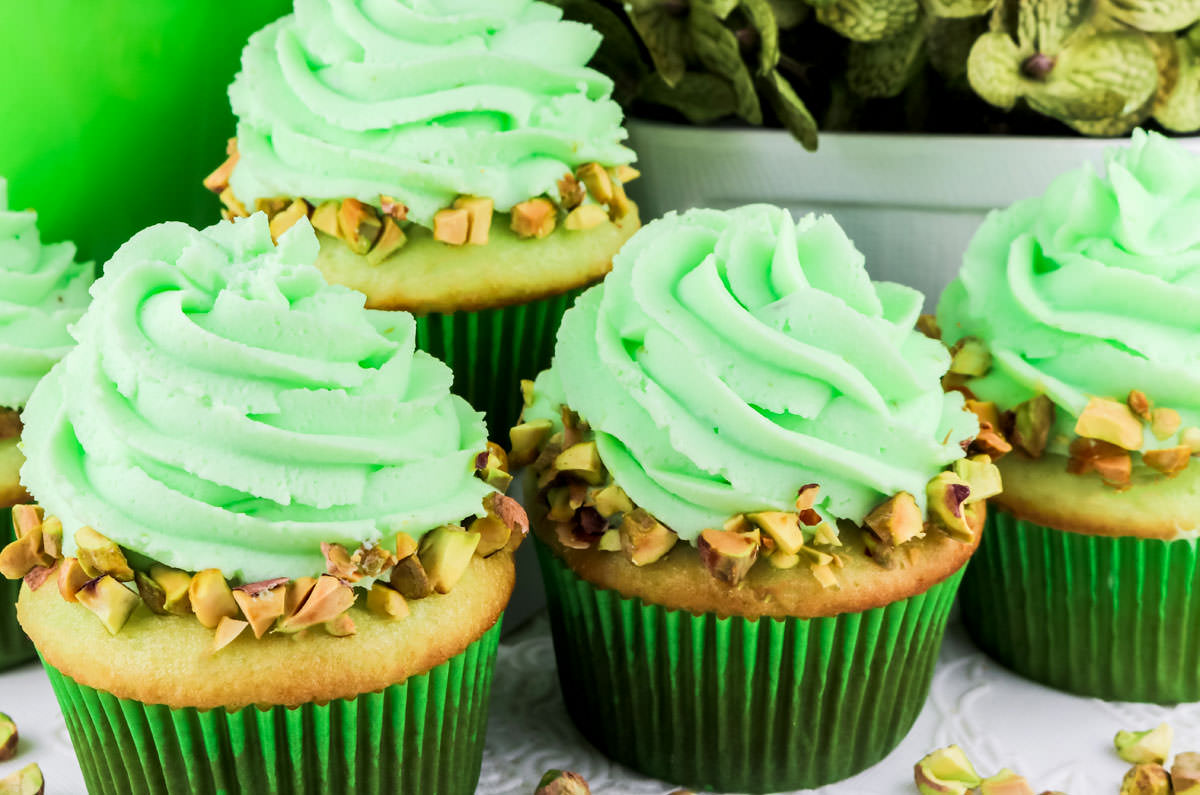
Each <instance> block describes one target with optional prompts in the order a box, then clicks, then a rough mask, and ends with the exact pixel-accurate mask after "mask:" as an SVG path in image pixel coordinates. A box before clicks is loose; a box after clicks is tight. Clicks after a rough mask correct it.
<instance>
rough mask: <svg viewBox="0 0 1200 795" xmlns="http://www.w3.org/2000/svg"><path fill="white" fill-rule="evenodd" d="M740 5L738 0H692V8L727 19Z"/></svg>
mask: <svg viewBox="0 0 1200 795" xmlns="http://www.w3.org/2000/svg"><path fill="white" fill-rule="evenodd" d="M737 7H738V0H692V9H693V10H695V9H697V8H700V9H703V10H706V11H708V12H709V13H710V14H712V15H713V16H715V17H716V18H717V19H725V17H727V16H729V15H730V14H732V13H733V9H735V8H737Z"/></svg>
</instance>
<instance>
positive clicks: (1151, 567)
mask: <svg viewBox="0 0 1200 795" xmlns="http://www.w3.org/2000/svg"><path fill="white" fill-rule="evenodd" d="M1197 591H1200V551H1198V547H1197V542H1196V541H1188V540H1177V541H1162V540H1158V539H1148V538H1137V537H1132V536H1124V537H1106V536H1095V535H1086V534H1083V533H1073V532H1065V531H1061V530H1054V529H1051V528H1048V527H1043V526H1041V525H1038V524H1035V523H1033V522H1028V521H1024V520H1021V519H1018V518H1016V517H1015V516H1013V515H1012V514H1009V513H1006V512H1005V511H1004V510H1003V509H999V508H997V509H996V510H993V511H989V515H988V526H987V530H986V531H985V532H984V534H983V543H982V544H981V545H980V547H979V551H978V552H977V553H976V554H975V557H974V560H973V562H972V564H971V567H970V570H969V571H968V572H967V575H966V578H965V579H964V581H963V588H962V607H963V620H964V623H965V624H966V627H967V631H968V632H969V633H970V635H971V637H972V638H973V639H974V641H975V642H976V643H977V644H978V645H979V647H980V648H981V649H983V650H984V651H985V652H987V654H988V655H990V656H991V657H993V658H994V659H996V660H997V661H998V662H1000V663H1001V664H1003V665H1005V666H1006V667H1008V668H1011V669H1012V670H1014V671H1016V672H1017V673H1019V674H1021V675H1022V676H1025V677H1028V678H1030V679H1033V680H1035V681H1038V682H1041V683H1043V684H1046V685H1049V686H1051V687H1054V688H1057V689H1059V690H1066V691H1069V692H1073V693H1079V694H1081V695H1086V696H1095V697H1098V698H1105V699H1114V700H1121V701H1149V702H1158V703H1174V702H1181V701H1197V700H1200V631H1193V630H1195V629H1196V628H1197V627H1198V626H1200V593H1197Z"/></svg>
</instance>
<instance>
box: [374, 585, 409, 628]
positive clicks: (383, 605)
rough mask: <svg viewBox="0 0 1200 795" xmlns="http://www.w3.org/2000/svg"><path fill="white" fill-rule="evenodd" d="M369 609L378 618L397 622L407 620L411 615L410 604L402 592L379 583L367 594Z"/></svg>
mask: <svg viewBox="0 0 1200 795" xmlns="http://www.w3.org/2000/svg"><path fill="white" fill-rule="evenodd" d="M367 609H368V610H370V611H371V612H372V613H374V614H375V615H377V616H382V617H384V618H391V619H396V620H399V619H401V618H407V617H408V614H409V609H408V602H406V601H404V597H403V596H402V595H401V594H400V592H399V591H397V590H396V589H395V588H392V587H391V586H390V585H385V584H384V583H381V582H378V581H377V582H375V583H373V584H372V585H371V590H370V591H368V592H367Z"/></svg>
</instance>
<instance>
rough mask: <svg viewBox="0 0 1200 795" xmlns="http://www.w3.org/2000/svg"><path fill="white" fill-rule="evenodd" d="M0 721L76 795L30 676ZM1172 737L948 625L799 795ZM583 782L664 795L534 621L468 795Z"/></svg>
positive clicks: (1196, 732) (510, 670) (1110, 784)
mask: <svg viewBox="0 0 1200 795" xmlns="http://www.w3.org/2000/svg"><path fill="white" fill-rule="evenodd" d="M0 712H7V713H8V714H10V715H11V716H12V717H13V719H14V720H15V721H16V722H17V725H18V727H20V731H21V747H20V753H19V754H18V755H17V757H16V758H15V759H13V760H11V761H9V762H5V763H2V764H0V777H3V776H5V775H7V774H8V773H10V772H13V771H14V770H16V769H17V768H19V767H21V766H24V765H26V764H28V763H29V762H38V763H39V764H40V765H41V766H42V770H43V771H44V772H45V774H46V782H47V783H46V793H47V795H79V794H80V793H83V792H84V788H83V778H82V776H81V775H80V772H79V766H78V764H77V763H76V761H75V755H74V754H73V752H72V751H71V743H70V739H69V738H68V736H67V730H66V727H65V726H64V725H63V721H62V717H61V716H60V715H59V712H58V706H57V704H56V702H55V700H54V694H53V693H52V692H51V690H50V684H49V682H48V681H47V680H46V677H45V675H44V674H43V673H42V670H41V668H40V667H39V666H37V665H27V666H24V667H22V668H18V669H16V670H15V671H10V672H8V673H5V674H0ZM1164 720H1165V721H1168V722H1170V723H1171V724H1172V726H1174V728H1175V749H1176V750H1179V751H1184V750H1200V703H1197V704H1184V705H1180V706H1177V707H1173V708H1167V707H1156V706H1148V705H1144V704H1127V703H1112V702H1104V701H1099V700H1097V699H1088V698H1080V697H1078V696H1070V695H1066V694H1064V693H1058V692H1055V691H1053V690H1050V689H1048V688H1044V687H1041V686H1039V685H1035V684H1033V683H1031V682H1028V681H1026V680H1024V679H1021V678H1020V677H1018V676H1016V675H1015V674H1012V673H1009V672H1008V671H1006V670H1004V669H1003V668H1000V667H999V666H998V665H996V664H995V663H993V662H992V661H991V660H989V659H987V658H986V657H985V656H984V655H983V654H982V653H981V652H979V651H978V650H977V649H975V648H974V647H973V646H972V645H971V643H970V641H968V640H967V638H966V636H965V634H964V633H963V631H962V628H961V626H960V625H959V624H958V623H957V622H954V623H952V624H951V627H950V630H949V632H948V633H947V637H946V643H945V645H944V647H943V649H942V655H941V660H940V662H939V664H938V668H937V673H936V675H935V677H934V682H933V688H932V691H931V692H930V696H929V701H928V702H927V703H926V705H925V709H924V711H922V713H921V716H920V717H919V718H918V719H917V723H916V725H915V726H914V727H913V730H912V731H911V732H910V733H909V735H908V737H907V738H906V739H905V740H904V742H903V743H902V744H901V745H900V747H899V748H897V749H896V750H895V751H894V752H893V753H892V754H891V755H890V756H889V757H888V758H887V759H885V760H884V761H882V762H880V763H879V764H878V765H876V766H875V767H873V768H871V769H870V770H867V771H866V772H864V773H861V774H860V775H858V776H856V777H854V778H853V779H850V780H849V781H844V782H841V783H840V784H835V785H831V786H828V787H823V788H821V789H819V790H807V791H806V793H807V795H915V793H916V789H915V788H914V787H913V784H912V766H913V763H914V762H916V760H917V759H919V758H920V757H921V756H922V755H923V754H925V753H926V752H927V751H929V750H931V749H933V748H937V747H940V746H943V745H948V744H950V743H952V742H956V743H958V744H960V745H961V746H963V748H964V749H966V751H967V754H968V755H969V756H970V758H971V759H972V760H973V761H974V762H975V765H976V767H978V768H979V770H980V772H981V773H984V774H989V773H993V772H995V771H997V770H999V769H1000V768H1001V767H1011V768H1013V769H1015V770H1016V771H1017V772H1018V773H1021V774H1022V775H1024V776H1026V777H1027V778H1028V779H1029V782H1030V784H1031V785H1032V786H1033V788H1034V790H1035V791H1037V792H1041V791H1042V790H1046V789H1057V790H1062V791H1064V792H1067V793H1070V794H1071V795H1092V793H1097V792H1116V791H1117V788H1118V787H1119V785H1120V781H1121V777H1122V775H1124V772H1125V770H1126V769H1127V768H1128V765H1127V764H1126V763H1124V762H1122V761H1121V760H1120V759H1118V758H1117V757H1116V755H1115V754H1114V753H1113V752H1112V736H1113V735H1114V734H1115V733H1116V732H1117V730H1118V729H1148V728H1150V727H1152V726H1154V725H1156V724H1158V723H1159V722H1161V721H1164ZM552 767H556V768H567V769H571V770H575V771H578V772H579V773H581V774H583V775H584V776H585V777H586V778H587V780H588V782H589V783H590V784H591V787H592V792H593V793H595V795H664V793H667V792H670V791H671V790H673V789H675V786H674V785H672V784H671V783H669V782H662V781H652V780H649V779H646V778H643V777H641V776H638V775H637V774H635V773H633V772H631V771H629V770H628V769H626V768H624V767H621V766H620V765H617V764H614V763H612V762H609V761H608V760H607V759H605V758H604V757H603V756H601V755H600V754H599V753H598V752H597V751H595V750H594V749H593V748H592V747H591V746H590V745H588V743H587V742H586V741H585V740H584V739H583V738H582V737H581V736H580V734H579V733H578V732H576V731H575V728H574V727H573V726H572V725H571V721H570V720H569V719H568V718H567V714H566V712H565V711H564V710H563V704H562V698H561V697H560V695H559V692H558V679H557V677H556V676H555V673H554V651H553V648H552V647H551V644H550V635H549V626H548V623H547V621H546V619H545V617H544V616H540V617H538V618H536V619H535V620H534V621H533V622H531V623H530V624H529V625H528V626H526V627H524V628H522V629H520V630H519V631H517V632H516V633H514V634H513V635H512V636H510V637H508V638H506V639H505V640H504V641H503V642H502V643H501V646H500V653H499V659H498V660H497V668H496V675H495V679H494V684H493V688H492V710H491V720H490V722H489V724H488V738H487V750H486V753H485V755H484V760H483V774H482V776H481V777H480V779H479V788H478V792H479V793H481V794H483V795H532V793H533V789H534V786H535V785H536V783H537V781H538V779H539V778H540V777H541V774H542V773H543V771H545V770H546V769H548V768H552Z"/></svg>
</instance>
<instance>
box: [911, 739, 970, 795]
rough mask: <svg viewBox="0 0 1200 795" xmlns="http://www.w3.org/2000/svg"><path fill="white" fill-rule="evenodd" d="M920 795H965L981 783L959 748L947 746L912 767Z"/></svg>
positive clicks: (926, 756)
mask: <svg viewBox="0 0 1200 795" xmlns="http://www.w3.org/2000/svg"><path fill="white" fill-rule="evenodd" d="M913 780H914V782H915V783H916V785H917V789H918V790H920V792H921V795H965V793H966V792H967V791H968V790H970V789H971V788H973V787H977V786H979V784H980V783H981V782H982V779H981V778H980V776H979V774H978V773H977V772H975V766H974V765H972V764H971V760H970V759H968V758H967V755H966V753H964V752H963V749H962V748H960V747H959V746H957V745H949V746H946V747H945V748H939V749H938V750H936V751H933V752H931V753H929V754H926V755H925V756H924V757H923V758H922V759H921V761H919V762H917V764H916V765H914V766H913Z"/></svg>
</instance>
